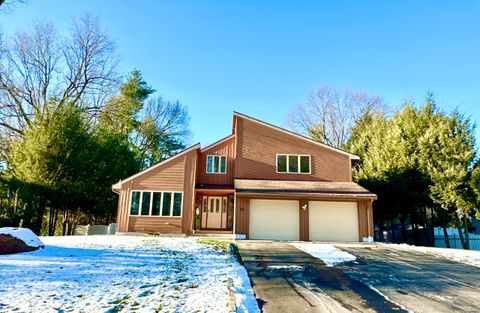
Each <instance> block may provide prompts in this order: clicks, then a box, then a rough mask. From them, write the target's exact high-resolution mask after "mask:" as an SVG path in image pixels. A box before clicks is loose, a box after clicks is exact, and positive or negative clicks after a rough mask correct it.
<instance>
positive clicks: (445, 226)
mask: <svg viewBox="0 0 480 313" xmlns="http://www.w3.org/2000/svg"><path fill="white" fill-rule="evenodd" d="M440 210H442V211H441V213H440V214H441V215H442V229H443V236H444V237H445V246H446V247H447V248H450V239H449V238H448V232H447V219H446V214H445V212H444V211H443V209H440Z"/></svg>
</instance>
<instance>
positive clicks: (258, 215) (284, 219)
mask: <svg viewBox="0 0 480 313" xmlns="http://www.w3.org/2000/svg"><path fill="white" fill-rule="evenodd" d="M298 236H299V212H298V201H295V200H260V199H252V200H250V239H274V240H298Z"/></svg>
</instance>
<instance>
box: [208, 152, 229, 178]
mask: <svg viewBox="0 0 480 313" xmlns="http://www.w3.org/2000/svg"><path fill="white" fill-rule="evenodd" d="M208 157H212V162H213V164H212V170H213V172H209V171H208ZM215 157H218V158H219V160H218V172H214V171H215V169H214V168H215ZM222 157H224V158H225V172H220V170H221V168H222ZM227 164H228V158H227V155H226V154H207V157H206V158H205V173H207V174H214V175H219V174H220V175H226V174H227V168H228V166H227Z"/></svg>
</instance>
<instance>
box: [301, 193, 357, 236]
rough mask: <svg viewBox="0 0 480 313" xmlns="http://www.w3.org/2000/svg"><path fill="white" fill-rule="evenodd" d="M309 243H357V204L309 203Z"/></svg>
mask: <svg viewBox="0 0 480 313" xmlns="http://www.w3.org/2000/svg"><path fill="white" fill-rule="evenodd" d="M308 206H309V210H308V211H309V217H308V220H309V223H308V224H309V225H308V228H309V239H310V240H311V241H316V240H318V241H359V232H358V209H357V202H333V201H310V202H309V205H308Z"/></svg>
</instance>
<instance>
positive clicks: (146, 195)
mask: <svg viewBox="0 0 480 313" xmlns="http://www.w3.org/2000/svg"><path fill="white" fill-rule="evenodd" d="M150 196H151V193H150V192H146V191H144V192H143V193H142V211H141V212H140V214H141V215H150Z"/></svg>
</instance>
